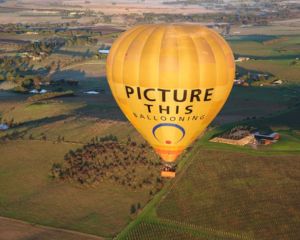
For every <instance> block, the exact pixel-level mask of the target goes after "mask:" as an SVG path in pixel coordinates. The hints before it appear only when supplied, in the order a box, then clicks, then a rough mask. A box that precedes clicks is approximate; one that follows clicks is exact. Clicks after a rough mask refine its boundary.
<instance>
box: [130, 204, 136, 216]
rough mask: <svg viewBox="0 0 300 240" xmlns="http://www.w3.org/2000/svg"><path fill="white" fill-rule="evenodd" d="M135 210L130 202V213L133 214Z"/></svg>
mask: <svg viewBox="0 0 300 240" xmlns="http://www.w3.org/2000/svg"><path fill="white" fill-rule="evenodd" d="M135 212H136V208H135V205H134V204H132V205H131V207H130V214H134V213H135Z"/></svg>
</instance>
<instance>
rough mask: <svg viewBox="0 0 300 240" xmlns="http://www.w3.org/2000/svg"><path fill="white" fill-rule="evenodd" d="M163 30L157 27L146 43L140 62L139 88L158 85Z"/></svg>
mask: <svg viewBox="0 0 300 240" xmlns="http://www.w3.org/2000/svg"><path fill="white" fill-rule="evenodd" d="M164 32H165V28H163V27H162V26H157V27H156V29H155V30H154V32H153V33H152V35H151V36H150V37H149V38H148V40H147V41H146V43H145V45H144V48H143V51H142V57H141V60H140V76H139V81H140V84H139V85H140V86H141V87H145V88H147V87H154V86H158V84H159V64H158V63H159V56H160V48H161V41H162V38H163V36H164Z"/></svg>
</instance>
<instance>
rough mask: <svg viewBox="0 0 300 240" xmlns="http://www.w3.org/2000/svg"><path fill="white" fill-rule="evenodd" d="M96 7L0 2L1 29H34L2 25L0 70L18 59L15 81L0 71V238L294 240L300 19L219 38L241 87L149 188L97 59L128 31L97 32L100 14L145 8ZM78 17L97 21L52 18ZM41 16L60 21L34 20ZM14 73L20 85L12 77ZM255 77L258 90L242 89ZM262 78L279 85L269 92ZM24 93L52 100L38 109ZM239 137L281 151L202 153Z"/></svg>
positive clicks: (153, 173) (298, 190) (299, 159)
mask: <svg viewBox="0 0 300 240" xmlns="http://www.w3.org/2000/svg"><path fill="white" fill-rule="evenodd" d="M0 2H1V1H0ZM49 3H51V7H50V9H48V8H47V6H48V4H49ZM101 4H103V5H100V4H99V2H97V1H96V0H91V1H81V0H78V1H77V0H68V1H63V3H62V4H59V3H58V2H53V1H50V0H49V1H48V0H47V1H42V2H39V4H37V6H36V8H37V9H38V11H32V10H31V8H33V7H34V5H33V2H32V0H21V1H6V2H5V3H0V20H1V19H2V20H3V19H5V22H12V23H13V22H14V21H17V20H18V21H22V22H24V24H25V23H26V24H27V25H30V24H32V25H33V26H34V27H33V28H32V29H31V28H28V29H29V30H28V29H27V28H24V27H25V25H26V24H25V25H22V24H20V25H18V26H14V24H11V26H9V27H8V29H5V31H3V32H1V36H0V43H1V47H0V58H4V57H5V56H8V57H11V58H13V57H16V56H18V57H19V58H18V61H16V62H12V63H13V64H16V66H18V70H17V71H15V72H14V68H15V69H16V68H17V67H12V68H11V65H13V64H11V62H9V61H8V64H6V65H5V66H6V67H7V68H8V69H9V70H8V72H7V73H2V72H1V73H0V124H1V123H8V124H9V129H7V130H3V131H2V130H0V239H1V240H2V238H3V236H4V239H5V240H6V238H7V240H8V239H9V240H12V239H13V240H15V239H16V240H20V239H22V240H33V239H43V240H48V239H49V240H50V239H51V240H56V239H57V240H69V239H74V240H77V239H78V240H83V239H87V240H88V239H91V240H92V239H107V240H108V239H117V240H123V239H124V240H143V239H145V240H152V239H153V240H154V239H162V240H165V239H166V240H169V239H175V240H177V239H178V240H179V239H180V240H188V239H191V240H221V239H222V240H233V239H237V240H239V239H240V240H242V239H244V240H276V239H283V240H297V239H298V237H299V236H300V231H299V229H300V218H299V216H300V208H299V201H300V178H299V176H300V125H299V119H300V115H299V114H300V108H299V107H300V77H299V76H300V62H299V59H297V58H299V56H300V45H299V43H300V35H299V31H297V30H298V29H300V28H299V19H298V20H297V19H296V20H295V21H294V22H293V21H292V22H291V21H289V20H286V21H277V22H272V23H270V25H266V26H239V27H238V26H235V25H233V26H232V28H231V30H230V31H231V34H230V35H226V38H227V40H228V42H229V44H230V46H231V47H232V49H233V51H234V55H235V58H236V59H237V58H239V57H249V58H250V59H249V60H245V61H241V62H236V64H237V76H236V78H243V77H248V76H249V77H248V78H249V84H248V85H240V86H234V87H233V90H232V92H231V94H230V97H229V98H228V100H227V102H226V103H225V105H224V108H223V109H222V111H221V112H220V113H219V114H218V116H217V118H216V119H215V120H214V121H213V122H212V123H211V124H210V126H209V127H208V129H207V130H206V132H205V133H203V135H202V136H201V137H199V138H198V139H197V140H196V141H195V143H193V144H192V146H190V147H189V148H188V149H187V150H186V151H185V152H184V153H183V155H182V156H180V157H179V160H178V166H177V170H178V171H177V173H176V175H177V176H176V178H175V179H168V180H162V179H161V178H160V176H159V175H160V168H161V165H160V164H159V160H160V159H159V157H158V156H157V155H156V154H155V153H154V151H153V150H152V149H150V148H149V146H148V144H147V143H145V141H144V140H143V139H142V137H141V135H140V134H139V133H138V132H137V131H136V130H135V129H134V128H133V126H132V125H131V124H130V123H129V122H128V120H127V119H126V117H125V116H124V115H123V113H122V112H121V111H120V109H119V107H118V106H117V104H116V102H115V100H114V98H113V96H112V94H111V92H110V89H109V86H108V83H107V79H106V73H105V67H106V66H105V63H106V55H103V54H100V53H99V52H98V50H99V49H109V47H110V46H111V44H112V42H113V41H114V40H115V39H116V37H117V36H118V35H119V34H121V32H123V30H124V29H126V28H128V26H129V25H130V24H131V23H130V21H128V22H123V24H119V23H116V22H115V21H123V20H124V19H122V17H120V16H114V17H112V21H111V22H110V21H109V20H107V22H106V23H103V22H102V21H103V19H102V18H103V14H104V15H107V16H110V14H129V15H130V14H133V15H132V16H135V17H137V18H138V17H139V16H140V15H142V14H141V13H142V12H144V11H145V6H147V4H148V5H151V3H150V2H149V1H146V2H143V1H141V2H136V1H131V0H128V1H127V0H126V1H123V3H117V4H115V3H114V2H113V1H109V0H107V1H103V3H101ZM103 6H104V7H103ZM129 6H130V7H132V8H130V9H129ZM11 7H12V8H11ZM82 7H84V8H86V9H87V10H85V11H86V12H87V13H88V14H92V12H89V11H88V9H92V10H95V11H98V10H100V9H103V8H105V9H104V10H103V13H101V12H98V13H97V14H96V15H95V16H92V17H91V16H82V17H80V18H68V17H70V16H68V17H67V18H65V15H64V17H62V14H66V13H70V12H71V11H77V12H78V11H79V10H80V9H82ZM12 9H13V10H12ZM62 9H65V12H64V13H62V12H61V10H62ZM10 10H11V11H12V12H11V13H10V12H8V11H10ZM47 11H50V12H51V11H54V12H55V11H58V12H59V14H58V13H55V14H56V15H55V14H54V15H55V16H51V17H47V16H38V15H39V14H42V13H45V14H47ZM153 11H157V13H160V12H162V13H166V12H168V13H173V14H175V13H176V14H181V13H189V14H199V13H203V12H207V13H209V12H214V11H215V10H212V11H207V10H205V8H202V7H200V6H198V7H197V8H195V6H194V5H187V6H184V5H183V4H182V5H174V6H172V4H162V1H155V3H154V2H153V3H152V5H151V7H150V8H148V9H147V11H146V12H147V13H152V12H153ZM51 14H52V13H51ZM135 14H136V15H135ZM118 17H120V19H119V20H118ZM123 17H124V16H123ZM18 18H19V19H18ZM49 19H50V20H49ZM3 21H4V20H3ZM47 21H48V22H47ZM5 22H4V23H5ZM46 22H47V23H46ZM50 23H51V24H50ZM44 24H46V25H47V24H49V25H47V28H48V27H49V29H48V30H44V29H43V26H44ZM191 24H192V23H191ZM281 24H283V26H284V29H283V27H281ZM41 26H42V29H38V28H39V27H41ZM53 26H56V27H53ZM86 26H92V27H88V28H87V29H85V27H86ZM11 27H16V29H17V30H16V31H12V30H10V28H11ZM61 28H62V29H64V28H66V29H65V30H61ZM24 29H27V30H28V31H27V30H24ZM218 30H220V29H218ZM49 39H50V40H53V42H51V41H50V42H47V41H48V40H49ZM61 43H62V45H60V44H61ZM39 44H40V45H39ZM47 44H49V45H50V46H52V45H51V44H53V46H52V48H47ZM41 52H42V53H43V54H40V53H41ZM25 53H30V54H32V55H30V54H27V55H26V54H25ZM24 59H25V60H24ZM20 62H21V63H23V64H20V65H18V63H20ZM3 66H4V65H3ZM24 66H25V67H24ZM12 72H14V74H12ZM26 74H28V75H31V74H32V76H30V77H29V78H32V79H29V81H26V79H23V78H22V75H26ZM34 74H36V75H38V74H40V75H39V77H40V78H35V77H36V76H35V75H34ZM264 74H267V75H268V76H270V79H264V80H260V79H258V80H257V79H256V80H253V79H254V77H255V76H256V75H264ZM246 75H247V76H246ZM18 78H19V79H18ZM251 78H253V79H251ZM8 79H10V80H8ZM275 79H277V80H278V79H280V80H283V82H282V83H281V84H278V85H274V84H273V83H272V81H273V80H275ZM27 80H28V79H27ZM22 81H24V82H22ZM28 82H29V83H28ZM36 82H38V84H37V83H36ZM17 87H19V88H21V90H22V88H23V87H24V88H26V87H27V89H25V90H26V91H24V92H22V91H18V89H16V88H17ZM31 90H39V91H41V90H44V91H47V94H49V95H50V96H51V94H53V95H55V94H58V95H60V94H62V95H60V97H55V96H54V97H50V98H48V99H43V96H45V95H43V93H33V92H31V93H30V91H31ZM68 92H69V93H71V94H66V95H64V93H68ZM91 92H92V93H91ZM34 97H35V98H34ZM32 99H36V100H32ZM244 125H247V126H251V127H254V128H258V129H271V130H273V131H276V132H277V133H279V134H280V140H279V141H278V142H276V143H275V144H272V145H266V146H262V145H259V146H256V147H254V146H245V147H241V146H234V145H226V144H220V143H212V142H209V140H210V139H211V138H212V137H214V136H218V135H220V134H221V133H223V132H225V131H227V130H229V129H231V128H232V127H233V126H244ZM126 161H127V162H126ZM129 161H130V163H128V162H129ZM75 170H76V171H78V172H76V171H75ZM148 175H149V177H148V178H147V176H148ZM95 179H96V180H95ZM149 179H150V180H149ZM94 180H95V181H94ZM89 181H90V182H89ZM2 217H4V218H2ZM13 219H17V221H14V220H13ZM22 221H24V222H22ZM43 226H45V227H43ZM48 227H49V228H48ZM60 229H61V230H60ZM3 232H4V233H5V234H4V235H3ZM25 232H26V233H25ZM81 233H82V234H83V235H82V234H81ZM11 234H12V235H11ZM84 234H88V235H84Z"/></svg>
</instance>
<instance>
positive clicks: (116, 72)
mask: <svg viewBox="0 0 300 240" xmlns="http://www.w3.org/2000/svg"><path fill="white" fill-rule="evenodd" d="M145 28H146V27H145V26H139V27H137V28H136V29H135V30H134V31H132V32H131V34H128V35H127V36H125V37H124V39H123V40H122V42H121V43H120V44H119V47H118V48H117V50H116V51H115V53H114V57H113V59H112V81H114V82H116V83H122V82H123V64H124V58H125V55H126V52H127V49H128V47H129V45H130V44H131V42H132V40H133V39H134V38H135V37H136V36H137V35H138V34H139V33H140V32H141V31H143V30H144V29H145Z"/></svg>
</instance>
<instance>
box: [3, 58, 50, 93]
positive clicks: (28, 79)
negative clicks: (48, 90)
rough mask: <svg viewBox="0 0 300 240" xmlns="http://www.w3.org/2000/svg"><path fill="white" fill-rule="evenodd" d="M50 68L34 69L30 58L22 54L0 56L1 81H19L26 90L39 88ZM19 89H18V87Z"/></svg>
mask: <svg viewBox="0 0 300 240" xmlns="http://www.w3.org/2000/svg"><path fill="white" fill-rule="evenodd" d="M49 71H50V68H47V67H41V68H39V69H34V68H33V65H32V64H31V63H30V59H29V58H27V57H20V56H15V57H11V56H4V57H1V58H0V81H12V82H14V83H17V84H18V86H19V89H20V90H23V91H24V92H25V91H27V90H28V89H30V88H33V87H34V88H39V86H40V83H41V81H42V76H44V75H46V74H48V72H49ZM16 90H17V89H16Z"/></svg>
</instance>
